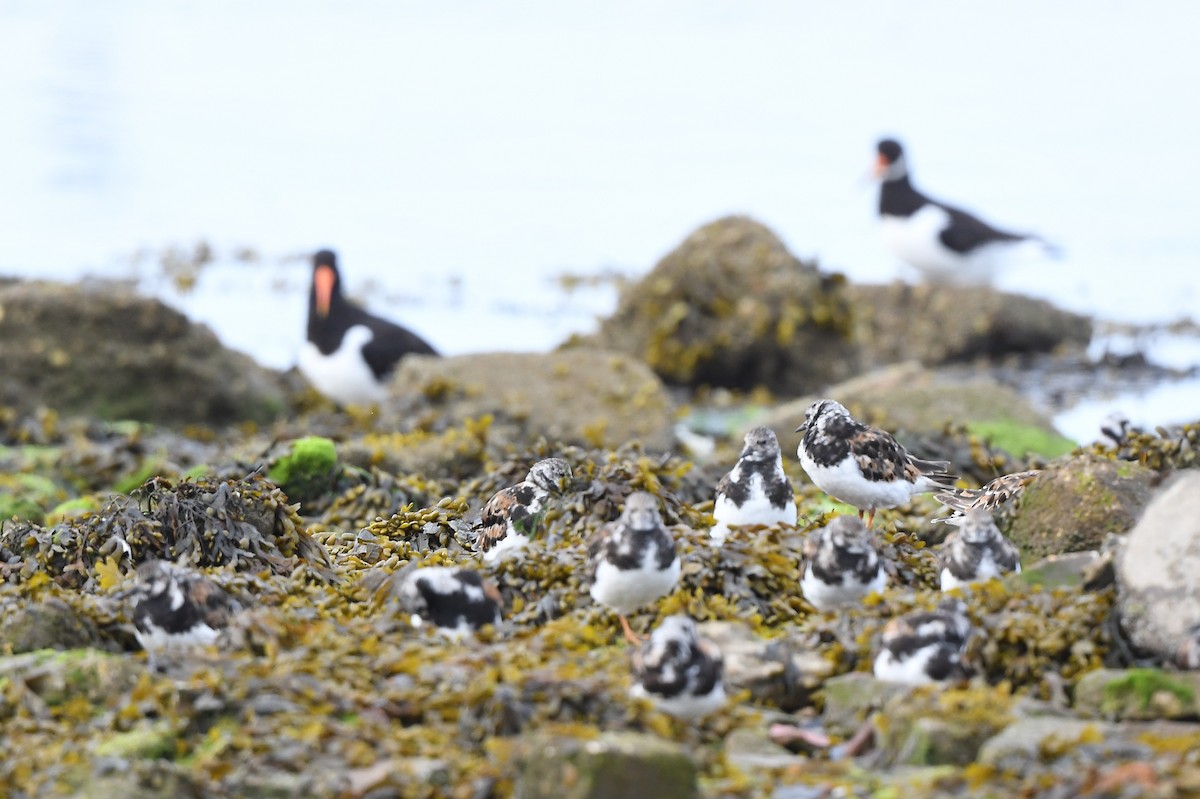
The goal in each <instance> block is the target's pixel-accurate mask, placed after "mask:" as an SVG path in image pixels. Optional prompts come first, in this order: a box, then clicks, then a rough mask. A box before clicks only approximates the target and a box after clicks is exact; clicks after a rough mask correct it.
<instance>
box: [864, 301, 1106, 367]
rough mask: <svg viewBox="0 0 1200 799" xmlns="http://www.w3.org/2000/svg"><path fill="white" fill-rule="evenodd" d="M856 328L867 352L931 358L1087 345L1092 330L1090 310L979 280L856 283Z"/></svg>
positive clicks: (877, 358)
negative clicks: (1069, 308)
mask: <svg viewBox="0 0 1200 799" xmlns="http://www.w3.org/2000/svg"><path fill="white" fill-rule="evenodd" d="M847 294H848V295H849V296H850V297H851V298H852V300H853V302H854V308H855V311H856V315H855V323H856V324H855V330H856V335H857V339H858V341H859V342H860V344H861V346H862V348H863V353H864V356H865V358H866V360H867V361H868V362H869V363H872V364H876V365H879V364H887V363H895V362H897V361H906V360H910V359H915V360H918V361H920V362H921V363H924V364H929V365H933V364H939V363H950V362H955V361H970V360H974V359H976V358H981V357H986V358H995V357H997V356H1001V355H1008V354H1013V353H1020V354H1025V353H1037V352H1051V351H1053V350H1056V349H1058V348H1060V347H1064V346H1073V347H1079V348H1083V347H1086V346H1087V345H1088V342H1089V341H1091V338H1092V322H1091V320H1090V319H1089V318H1087V317H1085V316H1080V315H1078V314H1074V313H1071V312H1070V311H1064V310H1062V309H1060V308H1056V307H1055V306H1053V305H1051V304H1050V303H1048V302H1046V301H1044V300H1036V299H1033V298H1032V297H1025V296H1023V295H1020V294H1009V293H1007V292H1003V291H997V290H995V289H989V288H984V287H979V286H954V285H947V284H940V283H938V284H935V283H923V284H921V285H917V286H912V285H908V284H906V283H900V282H896V283H890V284H887V285H850V286H848V287H847Z"/></svg>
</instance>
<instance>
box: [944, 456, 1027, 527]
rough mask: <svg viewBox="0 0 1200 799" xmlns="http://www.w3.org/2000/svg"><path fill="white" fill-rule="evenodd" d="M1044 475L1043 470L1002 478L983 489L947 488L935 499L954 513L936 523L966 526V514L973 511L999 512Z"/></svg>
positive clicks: (1017, 473)
mask: <svg viewBox="0 0 1200 799" xmlns="http://www.w3.org/2000/svg"><path fill="white" fill-rule="evenodd" d="M1041 473H1042V471H1041V469H1031V470H1029V471H1027V472H1013V473H1012V474H1002V475H1000V476H999V477H997V478H996V479H995V480H992V481H991V482H989V483H988V484H987V485H985V486H983V487H982V488H947V489H944V490H942V491H938V492H937V493H936V494H934V495H933V498H934V499H936V500H937V501H938V502H940V503H942V504H943V505H945V506H946V507H947V508H949V509H950V510H952V511H953V513H952V514H951V515H950V516H945V517H943V518H940V519H934V520H933V521H935V522H945V523H946V524H953V525H955V526H957V525H960V524H962V523H963V518H964V516H965V514H966V513H967V511H969V510H970V509H972V508H982V509H983V510H986V511H995V510H996V509H997V508H999V507H1000V506H1002V505H1005V504H1007V503H1009V502H1011V501H1013V500H1014V499H1016V498H1017V497H1019V496H1021V494H1023V493H1025V489H1026V487H1028V486H1029V484H1030V483H1032V482H1033V481H1034V480H1035V479H1036V478H1037V476H1038V475H1039V474H1041Z"/></svg>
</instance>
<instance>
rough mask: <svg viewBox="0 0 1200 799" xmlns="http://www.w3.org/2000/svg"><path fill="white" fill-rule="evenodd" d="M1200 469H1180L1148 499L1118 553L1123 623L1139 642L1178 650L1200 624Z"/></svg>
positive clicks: (1167, 653)
mask: <svg viewBox="0 0 1200 799" xmlns="http://www.w3.org/2000/svg"><path fill="white" fill-rule="evenodd" d="M1197 574H1200V470H1195V469H1188V470H1186V471H1183V472H1181V473H1179V475H1178V476H1177V477H1176V478H1174V479H1173V480H1172V481H1171V482H1170V483H1169V484H1167V485H1166V486H1165V487H1164V488H1163V489H1161V490H1160V491H1159V492H1158V493H1157V494H1156V495H1155V496H1154V499H1153V500H1152V501H1151V502H1150V504H1149V506H1148V507H1147V508H1146V511H1145V513H1144V514H1142V517H1141V520H1140V521H1138V523H1137V525H1136V526H1135V527H1134V528H1133V529H1132V530H1130V532H1129V535H1128V536H1127V537H1126V539H1125V542H1124V545H1123V546H1122V547H1121V549H1120V552H1119V553H1118V556H1117V602H1118V609H1119V612H1120V615H1121V626H1122V627H1123V628H1124V630H1125V632H1126V633H1127V634H1128V635H1129V637H1130V639H1131V640H1132V641H1133V643H1134V644H1136V645H1137V646H1138V647H1141V648H1142V649H1146V650H1149V651H1151V652H1155V653H1157V654H1159V655H1161V656H1163V657H1171V656H1172V655H1174V653H1175V650H1176V648H1177V647H1178V645H1179V641H1180V638H1181V636H1182V635H1183V633H1184V631H1185V630H1186V629H1187V628H1188V627H1190V626H1192V625H1194V624H1200V581H1198V580H1197V579H1196V575H1197Z"/></svg>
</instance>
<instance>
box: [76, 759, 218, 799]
mask: <svg viewBox="0 0 1200 799" xmlns="http://www.w3.org/2000/svg"><path fill="white" fill-rule="evenodd" d="M81 782H82V784H81V785H80V786H79V789H78V790H77V791H76V792H74V793H72V794H71V795H72V796H76V797H79V799H113V797H120V799H200V797H201V796H204V795H206V794H204V793H202V792H201V791H200V788H199V786H198V785H197V784H196V781H195V780H194V779H193V778H192V776H191V775H190V774H188V771H187V769H186V768H184V767H183V766H177V765H175V764H174V763H169V762H166V761H164V760H158V759H155V760H134V761H132V762H130V763H129V764H128V765H127V766H126V767H124V768H120V769H110V770H107V771H105V772H104V773H101V774H92V775H88V778H87V779H84V780H82V781H81Z"/></svg>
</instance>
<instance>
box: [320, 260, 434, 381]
mask: <svg viewBox="0 0 1200 799" xmlns="http://www.w3.org/2000/svg"><path fill="white" fill-rule="evenodd" d="M409 353H417V354H421V355H436V354H437V353H436V352H434V349H433V347H431V346H429V344H427V343H426V342H425V341H424V339H422V338H421V337H420V336H418V335H417V334H415V333H413V332H412V331H410V330H407V329H405V328H403V327H401V326H400V325H397V324H393V323H392V322H389V321H387V320H386V319H380V318H379V317H378V316H372V315H371V314H369V313H367V312H366V311H365V310H363V309H362V308H360V307H358V306H357V305H355V304H354V303H352V302H350V300H348V299H346V297H345V296H344V295H343V294H342V280H341V276H340V275H339V273H338V267H337V256H336V255H334V253H333V252H332V251H330V250H321V251H320V252H318V253H317V254H316V255H315V256H313V275H312V288H311V289H310V291H309V294H308V343H307V344H306V345H305V348H304V350H302V351H301V353H300V363H299V366H300V371H301V372H303V373H304V376H305V377H307V378H308V380H309V382H310V383H312V384H313V386H314V387H315V388H316V389H317V390H318V391H320V392H321V393H322V394H324V395H325V396H327V397H329V398H330V399H333V400H335V401H336V402H338V403H341V404H342V405H355V404H369V403H372V402H380V401H382V400H383V399H384V398H385V397H386V396H387V390H386V384H387V379H388V378H389V377H390V376H391V374H392V372H393V370H395V368H396V364H397V363H398V362H399V361H400V359H401V358H402V357H404V356H405V355H408V354H409Z"/></svg>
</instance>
